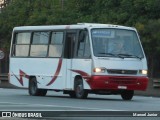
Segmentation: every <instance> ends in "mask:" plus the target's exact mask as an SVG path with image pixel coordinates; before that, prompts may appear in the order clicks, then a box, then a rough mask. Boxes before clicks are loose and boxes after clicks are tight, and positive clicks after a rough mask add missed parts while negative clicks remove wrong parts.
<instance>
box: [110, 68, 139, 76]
mask: <svg viewBox="0 0 160 120" xmlns="http://www.w3.org/2000/svg"><path fill="white" fill-rule="evenodd" d="M107 72H108V73H109V74H130V75H136V74H137V70H116V69H107Z"/></svg>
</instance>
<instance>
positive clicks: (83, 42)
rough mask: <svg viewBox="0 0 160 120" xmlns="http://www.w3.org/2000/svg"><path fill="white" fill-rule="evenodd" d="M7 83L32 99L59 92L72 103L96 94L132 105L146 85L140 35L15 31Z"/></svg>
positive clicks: (72, 28) (70, 28) (111, 28)
mask: <svg viewBox="0 0 160 120" xmlns="http://www.w3.org/2000/svg"><path fill="white" fill-rule="evenodd" d="M121 47H123V49H122V48H121ZM9 78H10V83H11V84H13V85H15V86H18V87H22V88H28V89H29V94H30V95H33V96H44V95H46V93H47V90H55V91H63V93H64V94H69V95H70V97H73V98H74V97H76V98H87V96H88V93H95V94H104V95H107V94H109V95H110V94H120V95H121V97H122V99H124V100H131V99H132V97H133V95H134V91H135V90H142V91H144V90H146V88H147V85H148V77H147V61H146V57H145V54H144V51H143V49H142V45H141V43H140V39H139V36H138V33H137V31H136V29H135V28H132V27H125V26H119V25H109V24H92V23H78V24H75V25H52V26H22V27H15V28H14V29H13V34H12V40H11V50H10V67H9Z"/></svg>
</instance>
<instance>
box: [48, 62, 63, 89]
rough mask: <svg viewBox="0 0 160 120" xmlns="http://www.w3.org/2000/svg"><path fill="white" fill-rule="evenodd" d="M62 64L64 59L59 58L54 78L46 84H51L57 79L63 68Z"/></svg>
mask: <svg viewBox="0 0 160 120" xmlns="http://www.w3.org/2000/svg"><path fill="white" fill-rule="evenodd" d="M61 66H62V59H59V62H58V66H57V70H56V72H55V74H54V76H53V78H52V80H51V81H50V82H49V83H48V84H47V85H46V86H49V85H51V84H52V83H53V82H54V81H55V80H56V79H57V76H58V75H59V72H60V70H61Z"/></svg>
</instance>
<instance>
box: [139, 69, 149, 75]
mask: <svg viewBox="0 0 160 120" xmlns="http://www.w3.org/2000/svg"><path fill="white" fill-rule="evenodd" d="M139 73H140V74H143V75H147V73H148V71H147V70H139Z"/></svg>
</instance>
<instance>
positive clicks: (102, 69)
mask: <svg viewBox="0 0 160 120" xmlns="http://www.w3.org/2000/svg"><path fill="white" fill-rule="evenodd" d="M105 70H106V69H105V68H94V69H93V72H96V73H104V72H105Z"/></svg>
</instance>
